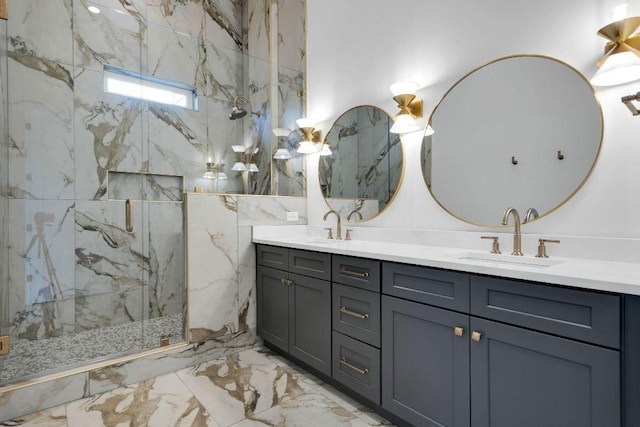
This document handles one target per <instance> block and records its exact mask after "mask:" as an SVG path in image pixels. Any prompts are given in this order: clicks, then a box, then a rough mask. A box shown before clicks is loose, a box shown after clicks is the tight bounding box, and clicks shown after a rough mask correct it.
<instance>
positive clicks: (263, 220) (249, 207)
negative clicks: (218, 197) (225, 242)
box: [238, 196, 307, 227]
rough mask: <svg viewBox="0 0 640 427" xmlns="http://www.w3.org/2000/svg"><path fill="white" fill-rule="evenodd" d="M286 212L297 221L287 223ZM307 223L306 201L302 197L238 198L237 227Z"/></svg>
mask: <svg viewBox="0 0 640 427" xmlns="http://www.w3.org/2000/svg"><path fill="white" fill-rule="evenodd" d="M287 212H298V221H296V222H287ZM306 223H307V201H306V199H304V198H302V197H275V196H243V197H239V198H238V225H239V226H241V227H243V226H250V225H284V224H287V225H296V224H306Z"/></svg>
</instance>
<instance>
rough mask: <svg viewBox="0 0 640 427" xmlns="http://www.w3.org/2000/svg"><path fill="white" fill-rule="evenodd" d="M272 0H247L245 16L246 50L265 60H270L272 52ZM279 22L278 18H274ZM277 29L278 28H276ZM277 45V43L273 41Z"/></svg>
mask: <svg viewBox="0 0 640 427" xmlns="http://www.w3.org/2000/svg"><path fill="white" fill-rule="evenodd" d="M271 3H272V2H271V1H265V0H247V1H246V3H245V7H246V10H245V11H244V16H243V21H244V22H243V31H244V33H245V34H244V37H245V40H246V52H247V53H248V54H249V55H251V56H253V57H255V58H257V59H259V60H262V61H265V62H269V61H270V59H271V57H272V53H275V52H273V51H272V50H271V46H272V42H273V41H272V39H271V35H272V34H271V32H272V21H271V19H270V18H271V15H270V13H269V12H270V11H269V5H270V4H271ZM274 21H275V22H277V20H274ZM276 31H277V29H276ZM273 45H274V46H277V44H276V43H273Z"/></svg>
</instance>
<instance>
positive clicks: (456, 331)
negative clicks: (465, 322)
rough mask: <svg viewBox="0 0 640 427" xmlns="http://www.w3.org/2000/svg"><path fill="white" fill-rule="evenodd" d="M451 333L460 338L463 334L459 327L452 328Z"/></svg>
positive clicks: (462, 329)
mask: <svg viewBox="0 0 640 427" xmlns="http://www.w3.org/2000/svg"><path fill="white" fill-rule="evenodd" d="M453 331H454V333H455V334H456V336H457V337H461V336H462V334H464V328H461V327H460V326H456V327H455V328H453Z"/></svg>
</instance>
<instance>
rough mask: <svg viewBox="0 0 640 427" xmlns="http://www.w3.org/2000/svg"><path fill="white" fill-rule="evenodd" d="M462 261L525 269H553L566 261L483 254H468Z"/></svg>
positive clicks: (461, 257) (463, 256)
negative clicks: (507, 265)
mask: <svg viewBox="0 0 640 427" xmlns="http://www.w3.org/2000/svg"><path fill="white" fill-rule="evenodd" d="M458 259H460V260H469V261H480V262H487V263H491V264H510V265H514V266H518V265H520V266H525V267H542V268H545V267H552V266H554V265H558V264H562V263H563V262H564V261H559V260H555V259H549V258H535V257H527V256H514V255H508V254H483V253H467V254H464V255H462V256H459V257H458Z"/></svg>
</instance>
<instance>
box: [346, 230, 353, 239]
mask: <svg viewBox="0 0 640 427" xmlns="http://www.w3.org/2000/svg"><path fill="white" fill-rule="evenodd" d="M352 232H353V228H347V235H346V236H344V240H351V233H352Z"/></svg>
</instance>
